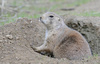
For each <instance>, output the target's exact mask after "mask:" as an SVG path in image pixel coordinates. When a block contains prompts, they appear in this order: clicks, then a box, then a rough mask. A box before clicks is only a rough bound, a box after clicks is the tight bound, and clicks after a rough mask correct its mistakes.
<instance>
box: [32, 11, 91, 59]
mask: <svg viewBox="0 0 100 64" xmlns="http://www.w3.org/2000/svg"><path fill="white" fill-rule="evenodd" d="M40 21H41V22H42V23H43V24H44V25H45V26H46V34H45V41H44V44H42V45H41V46H39V47H33V50H34V51H37V52H41V51H46V52H50V53H53V55H54V57H55V58H67V59H70V60H74V59H76V60H77V59H83V58H86V57H88V56H91V55H92V54H91V50H90V47H89V44H88V42H87V41H86V39H85V38H84V37H83V36H82V35H81V34H80V33H79V32H77V31H76V30H73V29H71V28H69V27H68V26H66V25H65V23H64V21H63V19H62V18H61V17H60V16H59V15H57V14H55V13H53V12H46V13H44V14H43V15H42V16H41V17H40Z"/></svg>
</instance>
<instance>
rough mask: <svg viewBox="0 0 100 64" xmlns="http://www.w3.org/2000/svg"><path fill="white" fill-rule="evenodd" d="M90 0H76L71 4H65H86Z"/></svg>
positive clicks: (70, 5)
mask: <svg viewBox="0 0 100 64" xmlns="http://www.w3.org/2000/svg"><path fill="white" fill-rule="evenodd" d="M90 1H91V0H77V1H75V2H73V3H71V4H67V5H66V6H69V7H72V6H80V5H82V4H86V3H88V2H90Z"/></svg>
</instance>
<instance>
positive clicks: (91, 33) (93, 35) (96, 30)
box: [65, 15, 100, 55]
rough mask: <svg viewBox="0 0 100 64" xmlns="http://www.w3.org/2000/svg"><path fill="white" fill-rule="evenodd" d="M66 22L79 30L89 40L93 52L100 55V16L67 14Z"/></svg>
mask: <svg viewBox="0 0 100 64" xmlns="http://www.w3.org/2000/svg"><path fill="white" fill-rule="evenodd" d="M65 18H66V19H65V23H66V24H67V25H68V26H69V27H71V28H73V29H75V30H77V31H79V32H80V33H81V34H82V35H83V36H84V37H85V38H86V39H87V41H88V43H89V45H90V47H91V50H92V53H93V54H98V55H100V18H99V17H78V16H67V17H66V15H65Z"/></svg>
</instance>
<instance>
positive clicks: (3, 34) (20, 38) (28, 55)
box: [0, 18, 100, 64]
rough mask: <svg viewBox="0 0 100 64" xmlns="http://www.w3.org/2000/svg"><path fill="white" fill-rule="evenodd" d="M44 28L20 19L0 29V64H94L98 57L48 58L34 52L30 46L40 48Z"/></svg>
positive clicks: (39, 24) (31, 21) (33, 22)
mask: <svg viewBox="0 0 100 64" xmlns="http://www.w3.org/2000/svg"><path fill="white" fill-rule="evenodd" d="M69 25H70V24H69ZM44 33H45V26H44V25H43V24H42V23H41V22H39V21H37V20H34V19H31V20H30V19H27V18H22V19H18V20H17V22H15V23H10V24H6V25H4V26H2V27H0V64H84V63H86V64H95V63H100V61H99V59H100V57H91V58H88V59H85V60H81V61H80V60H72V61H71V60H68V59H65V58H62V59H57V58H50V57H48V56H45V55H41V54H39V53H37V52H34V51H33V49H32V48H31V47H30V44H32V45H34V46H40V45H41V44H42V43H43V41H44V36H45V34H44Z"/></svg>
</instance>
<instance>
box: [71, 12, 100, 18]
mask: <svg viewBox="0 0 100 64" xmlns="http://www.w3.org/2000/svg"><path fill="white" fill-rule="evenodd" d="M71 14H72V15H76V16H87V17H90V16H94V17H100V12H96V11H90V12H83V13H71Z"/></svg>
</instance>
